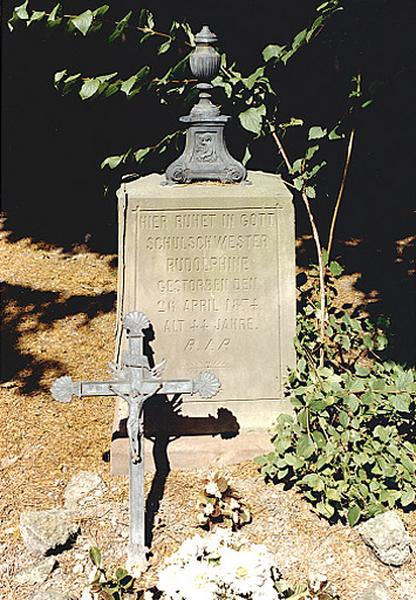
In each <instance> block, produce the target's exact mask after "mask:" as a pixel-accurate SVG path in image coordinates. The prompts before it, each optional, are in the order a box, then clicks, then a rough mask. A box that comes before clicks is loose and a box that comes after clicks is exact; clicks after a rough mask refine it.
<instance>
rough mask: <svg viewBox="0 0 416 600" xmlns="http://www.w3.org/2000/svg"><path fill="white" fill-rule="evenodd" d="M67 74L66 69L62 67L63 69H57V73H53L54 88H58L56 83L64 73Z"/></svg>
mask: <svg viewBox="0 0 416 600" xmlns="http://www.w3.org/2000/svg"><path fill="white" fill-rule="evenodd" d="M66 74H67V70H66V69H64V70H63V71H58V72H57V73H55V75H54V76H53V85H54V87H55V88H56V89H58V84H59V82H60V81H61V80H62V79H63V78H64V77H65V75H66Z"/></svg>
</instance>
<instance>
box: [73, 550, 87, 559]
mask: <svg viewBox="0 0 416 600" xmlns="http://www.w3.org/2000/svg"><path fill="white" fill-rule="evenodd" d="M74 558H75V560H85V559H86V556H85V554H82V553H81V552H75V554H74Z"/></svg>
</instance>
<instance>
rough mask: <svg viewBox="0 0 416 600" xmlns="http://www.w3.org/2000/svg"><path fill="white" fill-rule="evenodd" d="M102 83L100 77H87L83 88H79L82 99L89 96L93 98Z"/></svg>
mask: <svg viewBox="0 0 416 600" xmlns="http://www.w3.org/2000/svg"><path fill="white" fill-rule="evenodd" d="M100 84H101V82H100V80H99V79H98V78H96V79H87V81H84V83H83V84H82V87H81V89H80V90H79V95H80V97H81V99H82V100H87V99H88V98H91V97H92V96H94V94H95V93H96V92H98V89H99V87H100Z"/></svg>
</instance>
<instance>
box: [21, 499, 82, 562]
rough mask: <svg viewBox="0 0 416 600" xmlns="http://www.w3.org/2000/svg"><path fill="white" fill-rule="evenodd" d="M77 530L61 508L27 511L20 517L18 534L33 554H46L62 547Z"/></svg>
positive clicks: (73, 522)
mask: <svg viewBox="0 0 416 600" xmlns="http://www.w3.org/2000/svg"><path fill="white" fill-rule="evenodd" d="M77 530H78V525H77V524H76V523H75V521H74V520H73V518H72V517H71V516H70V515H69V514H68V511H67V510H65V509H63V508H52V509H50V510H39V511H28V512H24V513H22V514H21V515H20V533H21V536H22V538H23V541H24V543H25V545H26V547H27V548H28V550H29V551H30V552H32V553H33V554H46V553H47V552H48V551H52V550H54V549H56V548H57V547H59V546H64V545H65V544H66V543H67V542H68V540H69V539H70V537H71V536H72V535H74V534H75V533H76V531H77Z"/></svg>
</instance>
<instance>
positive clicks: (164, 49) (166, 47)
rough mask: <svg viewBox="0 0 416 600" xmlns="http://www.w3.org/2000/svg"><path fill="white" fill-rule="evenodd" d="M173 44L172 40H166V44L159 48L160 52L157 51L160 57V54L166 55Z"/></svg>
mask: <svg viewBox="0 0 416 600" xmlns="http://www.w3.org/2000/svg"><path fill="white" fill-rule="evenodd" d="M171 44H172V39H169V40H166V42H163V44H161V45H160V46H159V50H158V51H157V53H158V55H160V54H164V53H165V52H167V51H168V50H169V48H170V46H171Z"/></svg>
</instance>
